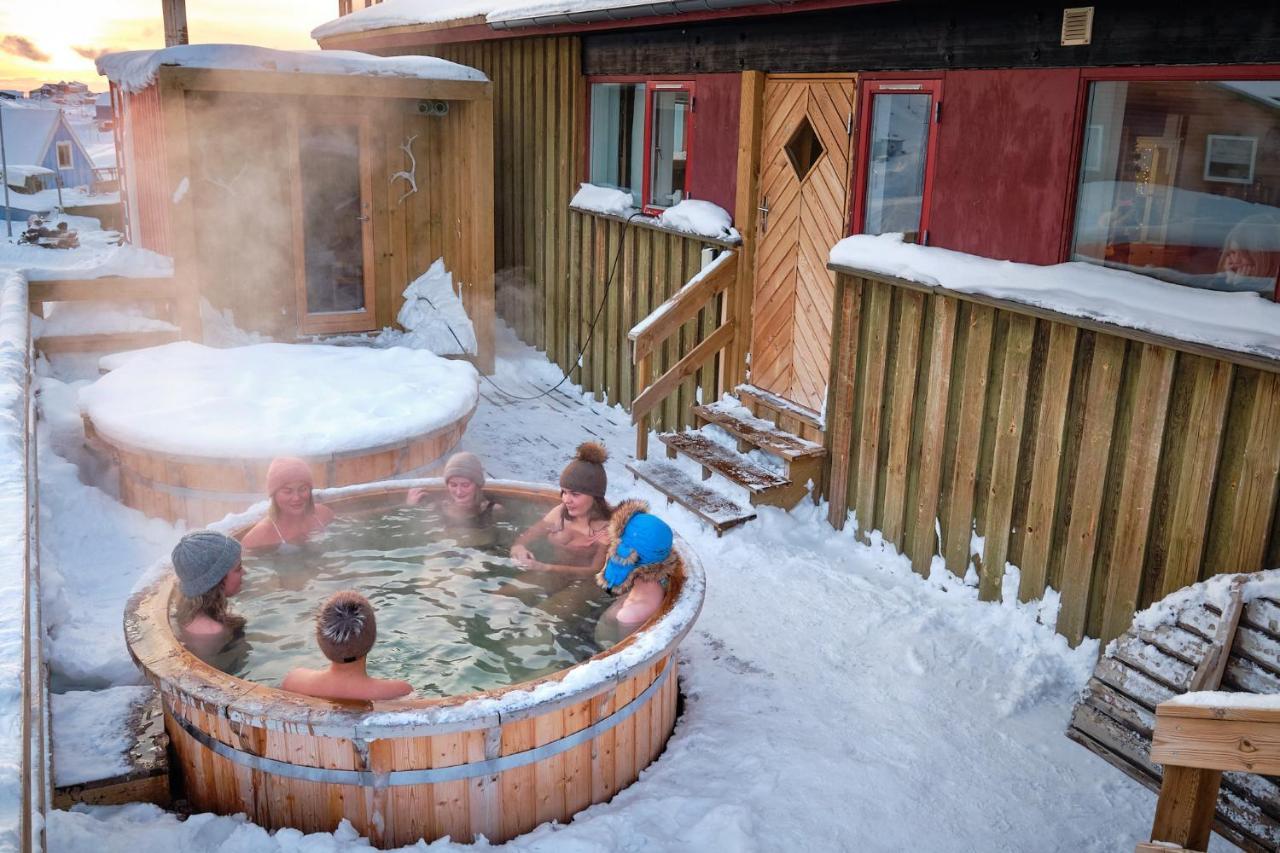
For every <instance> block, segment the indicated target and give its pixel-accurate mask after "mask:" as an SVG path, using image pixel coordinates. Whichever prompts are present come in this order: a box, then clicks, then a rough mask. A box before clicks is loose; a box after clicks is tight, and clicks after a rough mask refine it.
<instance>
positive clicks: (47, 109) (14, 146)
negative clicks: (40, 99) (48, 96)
mask: <svg viewBox="0 0 1280 853" xmlns="http://www.w3.org/2000/svg"><path fill="white" fill-rule="evenodd" d="M0 109H2V110H4V154H5V160H6V161H8V162H10V163H20V164H24V165H35V164H37V163H39V162H40V161H41V160H43V159H44V155H45V151H46V150H47V149H48V147H49V140H50V139H51V138H52V137H53V133H54V130H55V129H56V128H57V126H58V117H59V116H61V115H62V113H61V112H60V111H59V110H58V108H57V106H52V105H51V106H37V105H35V104H31V103H25V104H19V103H16V102H14V101H0Z"/></svg>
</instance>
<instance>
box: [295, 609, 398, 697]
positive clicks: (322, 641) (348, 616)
mask: <svg viewBox="0 0 1280 853" xmlns="http://www.w3.org/2000/svg"><path fill="white" fill-rule="evenodd" d="M377 638H378V622H377V619H376V618H375V617H374V615H373V605H371V604H369V600H368V599H367V598H365V597H364V596H363V595H361V594H360V593H358V592H353V591H351V590H344V591H343V592H336V593H334V594H333V595H332V596H330V597H329V600H328V601H326V602H325V603H324V604H323V605H322V606H321V607H320V612H319V613H318V614H317V615H316V643H317V644H318V645H319V646H320V651H322V652H324V656H325V657H327V658H328V659H329V668H328V669H322V670H317V669H305V668H303V667H297V668H295V669H293V670H290V671H289V674H288V675H286V676H285V677H284V681H283V682H281V684H280V687H281V688H282V689H284V690H288V691H290V692H292V693H302V694H304V695H307V696H316V697H318V698H320V699H357V700H365V701H368V700H373V699H398V698H399V697H401V696H406V695H408V694H409V693H412V692H413V686H412V685H410V684H409V682H407V681H400V680H398V679H392V678H374V677H373V676H371V675H369V673H368V672H366V671H365V659H366V658H367V657H368V655H369V651H370V650H371V649H372V648H373V643H374V641H375V640H376V639H377Z"/></svg>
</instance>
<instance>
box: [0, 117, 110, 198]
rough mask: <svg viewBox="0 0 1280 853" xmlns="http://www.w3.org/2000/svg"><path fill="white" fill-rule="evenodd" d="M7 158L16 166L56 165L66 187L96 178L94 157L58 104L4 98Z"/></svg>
mask: <svg viewBox="0 0 1280 853" xmlns="http://www.w3.org/2000/svg"><path fill="white" fill-rule="evenodd" d="M0 109H2V110H4V114H3V120H4V150H5V160H6V162H8V163H11V164H13V165H14V166H44V167H45V168H46V169H52V170H53V171H54V174H55V175H56V176H57V182H58V183H60V184H61V185H62V186H63V187H78V186H84V185H88V184H90V183H92V182H93V161H92V160H91V159H90V157H89V152H88V151H86V150H85V147H84V144H83V143H81V141H80V139H79V138H78V137H77V136H76V133H75V131H74V130H72V129H71V125H70V124H68V123H67V119H66V117H65V116H64V115H63V114H62V110H60V109H58V108H57V107H56V106H45V105H38V106H37V105H34V104H25V103H20V102H14V101H7V100H0Z"/></svg>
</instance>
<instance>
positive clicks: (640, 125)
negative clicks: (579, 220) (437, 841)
mask: <svg viewBox="0 0 1280 853" xmlns="http://www.w3.org/2000/svg"><path fill="white" fill-rule="evenodd" d="M692 114H693V84H692V83H677V82H666V81H662V82H652V81H651V82H647V83H639V82H634V83H633V82H625V83H593V84H592V86H591V145H590V148H591V150H590V163H591V165H590V173H589V180H590V181H591V183H593V184H596V185H597V186H602V187H612V188H614V189H620V190H623V191H625V192H629V193H631V199H632V204H634V205H635V206H637V207H639V208H641V209H643V210H644V211H645V212H646V213H651V214H654V213H660V212H661V211H662V210H663V209H665V208H668V207H671V206H672V205H675V204H678V203H679V202H680V201H682V200H684V199H685V198H688V196H689V142H690V138H691V135H692V131H693V119H692Z"/></svg>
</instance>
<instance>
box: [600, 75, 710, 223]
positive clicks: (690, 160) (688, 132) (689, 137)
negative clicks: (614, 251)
mask: <svg viewBox="0 0 1280 853" xmlns="http://www.w3.org/2000/svg"><path fill="white" fill-rule="evenodd" d="M598 83H622V84H628V85H633V86H634V85H636V84H640V83H643V84H644V133H643V137H644V138H643V140H642V141H641V144H642V145H643V146H644V158H643V161H642V165H641V167H640V169H641V172H642V174H641V175H640V176H639V180H640V210H641V211H642V212H643V213H644V214H645V215H647V216H660V215H662V211H664V210H666V209H667V208H665V207H660V206H655V205H654V204H653V199H652V197H651V193H652V185H653V180H652V175H653V171H652V168H653V163H652V160H653V98H654V94H655V93H656V92H671V91H684V92H688V93H689V112H688V119H687V121H686V124H685V130H684V148H685V155H686V159H685V165H684V186H683V187H681V191H682V192H683V197H684V198H688V197H689V187H690V186H692V184H693V166H694V156H693V133H694V124H695V122H694V118H693V114H694V107H695V103H696V99H697V84H696V83H695V82H694V81H693V80H690V79H688V78H687V77H646V76H640V75H617V76H600V77H588V78H587V93H586V95H587V100H586V105H585V112H586V117H587V121H586V125H587V132H586V133H585V134H583V135H584V137H585V140H584V141H585V150H584V151H583V157H582V162H583V168H584V170H585V176H584V178H583V180H585V181H587V182H588V183H589V182H590V181H591V128H592V121H591V87H592V86H594V85H596V84H598Z"/></svg>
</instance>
